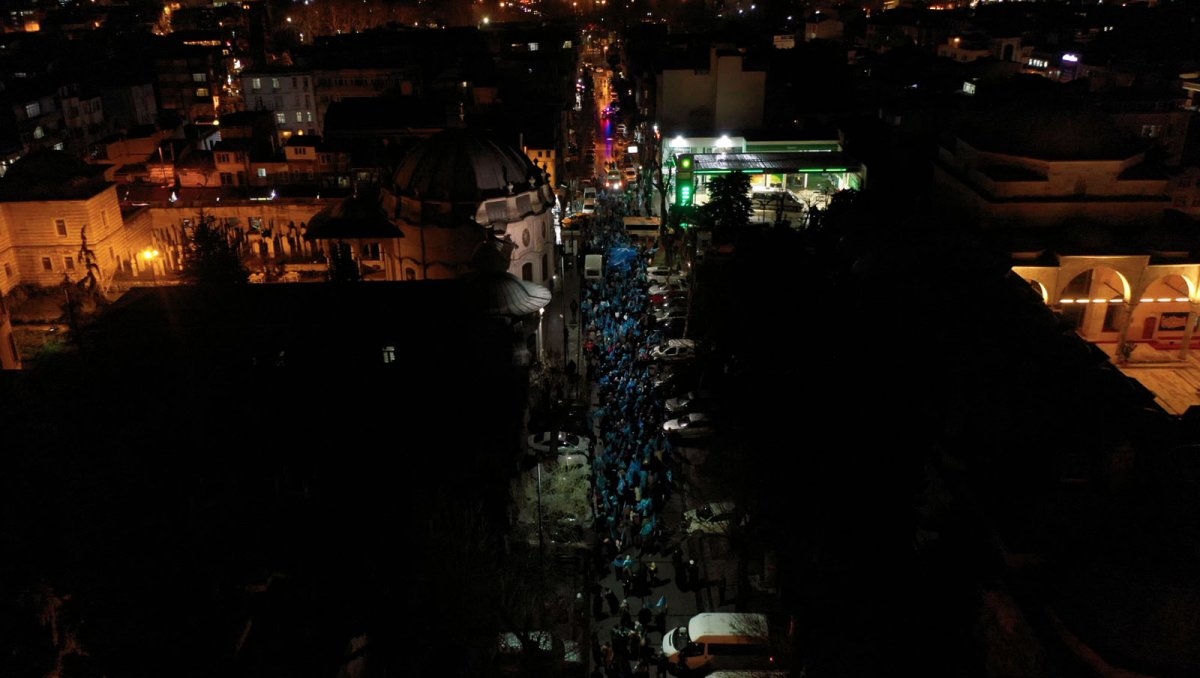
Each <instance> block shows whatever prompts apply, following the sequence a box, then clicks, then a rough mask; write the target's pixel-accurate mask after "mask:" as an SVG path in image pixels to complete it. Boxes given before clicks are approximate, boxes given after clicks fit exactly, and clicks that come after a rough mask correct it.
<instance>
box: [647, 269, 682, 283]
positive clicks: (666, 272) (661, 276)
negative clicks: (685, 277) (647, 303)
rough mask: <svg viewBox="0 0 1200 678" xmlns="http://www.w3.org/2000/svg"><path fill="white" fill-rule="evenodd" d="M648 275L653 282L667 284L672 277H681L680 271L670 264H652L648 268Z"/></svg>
mask: <svg viewBox="0 0 1200 678" xmlns="http://www.w3.org/2000/svg"><path fill="white" fill-rule="evenodd" d="M646 277H647V278H649V279H650V282H651V283H653V284H657V285H666V284H667V283H669V282H670V281H671V279H672V278H676V277H679V271H676V270H675V269H673V268H671V267H670V266H651V267H650V268H647V269H646Z"/></svg>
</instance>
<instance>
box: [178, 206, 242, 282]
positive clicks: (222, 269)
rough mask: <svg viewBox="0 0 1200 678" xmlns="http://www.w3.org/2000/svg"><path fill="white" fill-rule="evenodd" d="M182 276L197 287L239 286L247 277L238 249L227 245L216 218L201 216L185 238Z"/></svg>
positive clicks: (224, 234)
mask: <svg viewBox="0 0 1200 678" xmlns="http://www.w3.org/2000/svg"><path fill="white" fill-rule="evenodd" d="M183 277H184V279H185V280H187V281H188V282H191V283H193V284H197V285H221V286H224V285H240V284H242V283H245V282H246V281H247V280H249V278H250V271H249V269H247V268H246V265H245V264H243V263H242V258H241V256H240V255H239V254H238V252H237V250H235V249H234V248H233V246H232V245H230V244H229V237H228V235H227V234H226V231H225V227H224V226H217V225H216V217H213V216H211V215H207V216H206V215H205V214H204V213H201V214H200V218H199V219H198V220H197V221H196V225H195V226H193V227H192V233H191V236H190V237H189V238H188V239H187V246H186V256H185V258H184V261H183Z"/></svg>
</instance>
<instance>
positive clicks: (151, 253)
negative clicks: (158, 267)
mask: <svg viewBox="0 0 1200 678" xmlns="http://www.w3.org/2000/svg"><path fill="white" fill-rule="evenodd" d="M159 254H160V252H159V251H158V250H157V249H155V248H154V247H153V246H151V247H147V248H146V249H144V250H142V259H145V260H146V265H147V266H149V267H150V285H151V286H154V285H155V282H154V260H155V259H157V258H158V257H159Z"/></svg>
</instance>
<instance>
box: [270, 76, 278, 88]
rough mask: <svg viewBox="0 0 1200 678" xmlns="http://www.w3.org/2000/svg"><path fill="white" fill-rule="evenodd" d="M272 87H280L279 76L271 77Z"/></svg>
mask: <svg viewBox="0 0 1200 678" xmlns="http://www.w3.org/2000/svg"><path fill="white" fill-rule="evenodd" d="M271 89H279V78H271Z"/></svg>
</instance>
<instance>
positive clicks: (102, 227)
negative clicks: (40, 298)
mask: <svg viewBox="0 0 1200 678" xmlns="http://www.w3.org/2000/svg"><path fill="white" fill-rule="evenodd" d="M103 175H104V167H103V166H100V165H89V164H86V163H83V162H81V161H79V160H76V159H74V158H72V157H70V156H69V155H67V154H66V153H63V152H59V151H39V152H37V153H33V154H30V155H28V156H26V157H24V158H22V159H21V160H19V161H18V162H17V163H16V164H14V165H13V166H12V168H11V169H10V170H9V171H8V174H6V175H5V177H4V179H3V180H2V181H0V269H2V271H0V294H7V293H9V292H10V291H11V290H12V289H13V288H14V287H16V286H17V285H19V284H23V283H29V284H35V285H46V286H52V285H59V284H61V283H62V282H63V281H64V280H70V281H72V282H75V281H78V280H80V279H81V278H83V277H85V276H86V275H88V273H89V269H90V272H91V273H92V274H93V275H94V276H95V277H96V283H97V284H98V285H99V286H100V287H101V289H104V288H105V287H106V286H107V285H108V283H109V281H110V280H111V278H112V277H113V276H114V275H115V274H116V273H117V271H119V270H121V269H128V270H131V269H132V267H133V266H134V265H135V263H134V262H135V261H136V259H137V252H138V251H139V250H140V249H142V248H143V247H145V246H149V245H150V242H149V240H148V238H146V237H142V236H141V235H140V234H139V232H138V230H137V229H131V228H126V227H125V226H126V224H125V222H124V220H123V218H122V215H121V207H120V205H119V204H118V201H117V191H116V187H115V186H114V185H113V184H111V183H109V182H107V181H105V180H104V176H103ZM85 240H86V243H87V249H88V250H90V252H91V255H90V256H91V257H92V261H90V262H89V261H88V260H87V259H88V258H87V257H85V256H84V242H85ZM143 240H144V242H143ZM91 264H94V268H92V267H91Z"/></svg>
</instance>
